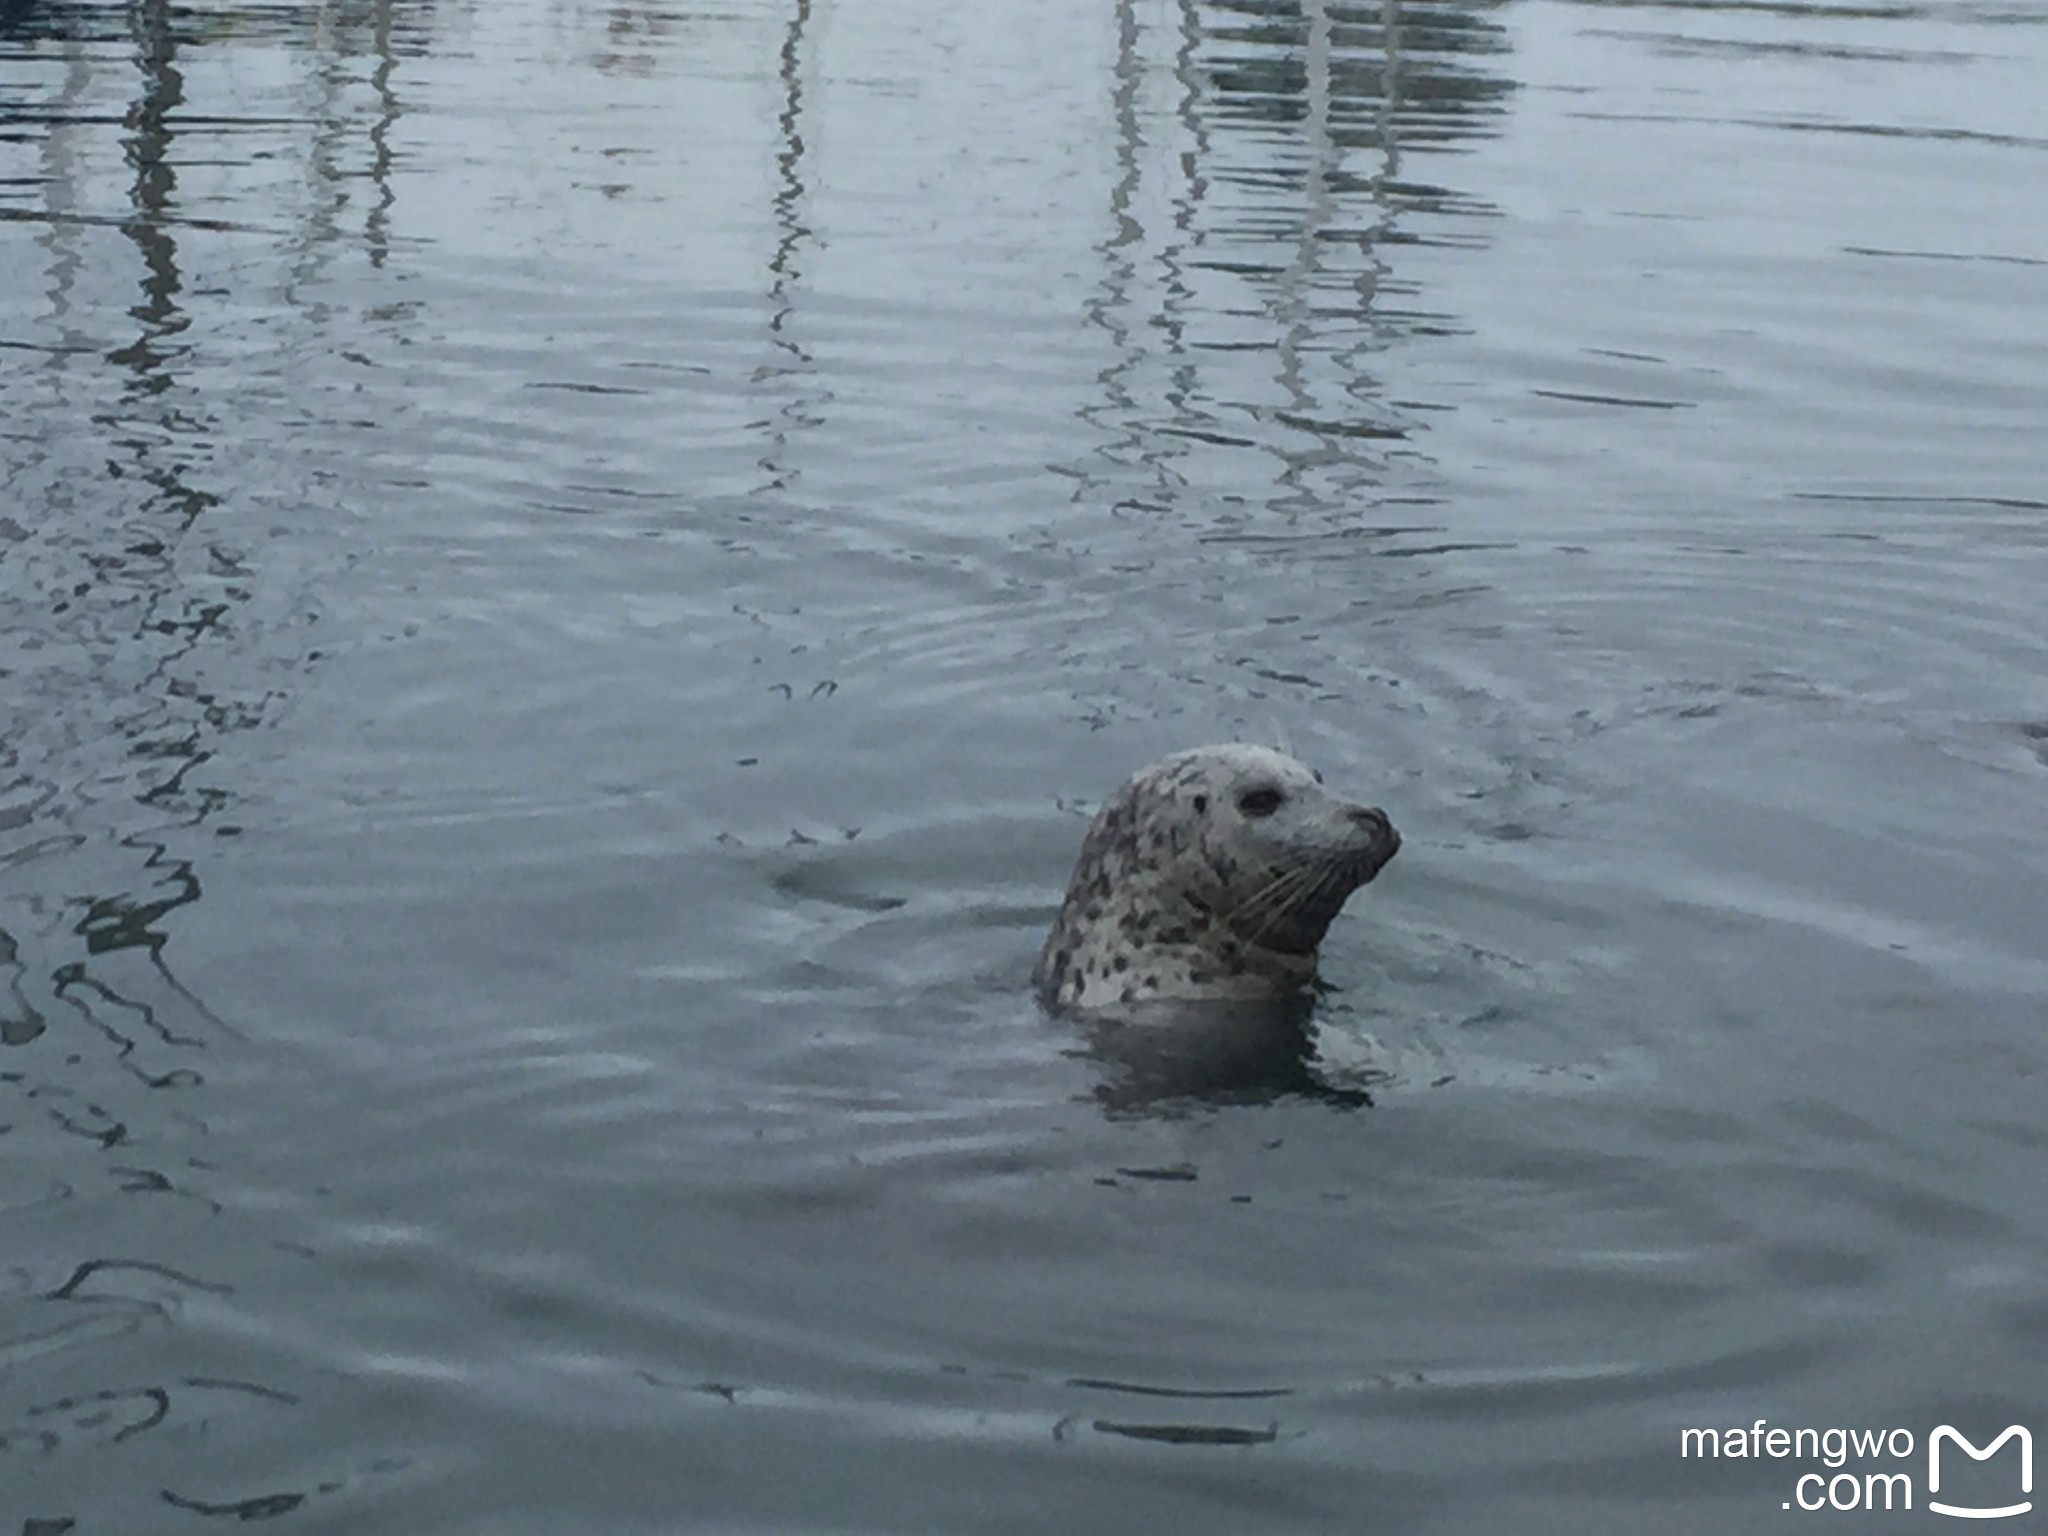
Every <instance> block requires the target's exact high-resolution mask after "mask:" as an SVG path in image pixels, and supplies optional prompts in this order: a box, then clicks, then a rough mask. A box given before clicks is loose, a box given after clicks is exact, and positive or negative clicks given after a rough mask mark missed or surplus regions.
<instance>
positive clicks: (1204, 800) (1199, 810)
mask: <svg viewBox="0 0 2048 1536" xmlns="http://www.w3.org/2000/svg"><path fill="white" fill-rule="evenodd" d="M1208 809H1209V797H1208V796H1207V795H1197V796H1195V814H1196V815H1197V816H1200V815H1202V814H1203V813H1204V812H1206V811H1207V810H1208Z"/></svg>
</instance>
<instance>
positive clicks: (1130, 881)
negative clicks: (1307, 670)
mask: <svg viewBox="0 0 2048 1536" xmlns="http://www.w3.org/2000/svg"><path fill="white" fill-rule="evenodd" d="M1400 846H1401V838H1400V834H1399V833H1397V832H1395V830H1394V827H1393V823H1391V822H1389V821H1388V820H1387V816H1386V813H1385V812H1384V811H1382V810H1380V809H1378V808H1377V807H1375V806H1365V805H1354V804H1352V803H1351V802H1350V801H1348V800H1340V799H1338V798H1337V797H1336V796H1335V795H1332V794H1330V793H1329V792H1328V791H1327V790H1325V789H1324V788H1323V784H1322V776H1321V775H1320V774H1318V773H1316V772H1315V771H1314V770H1312V769H1310V768H1308V767H1307V766H1305V765H1304V764H1302V763H1299V762H1296V761H1295V760H1294V759H1293V758H1291V757H1289V756H1287V755H1286V754H1285V753H1281V752H1275V751H1272V750H1270V749H1269V748H1265V747H1248V746H1237V745H1230V746H1215V747H1198V748H1196V749H1195V750H1193V751H1191V752H1181V753H1178V754H1176V755H1175V756H1173V757H1168V758H1164V759H1162V760H1161V761H1159V762H1156V763H1154V764H1152V766H1151V767H1149V768H1144V769H1141V770H1139V772H1138V773H1136V774H1135V775H1133V776H1132V777H1131V779H1130V780H1129V781H1128V782H1126V783H1125V784H1124V786H1123V787H1122V788H1121V789H1119V790H1118V791H1117V792H1116V793H1115V794H1114V795H1113V796H1111V797H1110V799H1109V801H1108V802H1107V803H1106V804H1105V805H1104V806H1103V807H1102V809H1101V810H1100V811H1098V812H1097V813H1096V816H1095V820H1094V822H1093V823H1091V824H1090V826H1089V828H1088V835H1087V837H1086V839H1085V840H1084V841H1083V842H1082V844H1081V860H1080V863H1079V864H1078V865H1077V866H1076V867H1075V869H1074V878H1073V880H1072V882H1071V883H1070V884H1069V885H1068V887H1067V898H1066V902H1065V904H1064V905H1063V906H1061V908H1060V915H1059V917H1058V918H1057V919H1055V921H1054V922H1053V925H1052V933H1051V934H1050V935H1049V936H1048V937H1047V939H1046V941H1045V948H1044V949H1043V950H1042V951H1041V952H1040V953H1039V956H1038V965H1037V967H1036V968H1035V969H1034V970H1033V972H1032V982H1033V984H1034V985H1035V986H1036V987H1037V989H1038V993H1039V996H1040V997H1041V998H1043V999H1044V1001H1045V1002H1046V1004H1047V1005H1048V1006H1050V1007H1053V1008H1059V1009H1082V1010H1088V1009H1101V1008H1112V1007H1115V1006H1116V1005H1118V1004H1132V1003H1141V1002H1143V1001H1145V1000H1146V999H1149V998H1201V999H1236V998H1271V997H1280V996H1285V995H1287V994H1289V993H1292V992H1295V991H1297V990H1299V989H1300V988H1302V987H1303V986H1305V985H1307V983H1308V982H1309V981H1310V980H1311V979H1313V978H1314V976H1315V969H1316V945H1317V944H1319V943H1321V942H1322V937H1323V933H1324V931H1325V930H1326V929H1327V928H1328V927H1329V926H1330V920H1331V919H1332V918H1334V917H1335V916H1336V915H1337V913H1338V910H1339V909H1340V908H1342V907H1343V905H1344V902H1345V899H1346V898H1347V897H1349V896H1350V894H1351V893H1352V892H1353V891H1355V890H1357V889H1358V888H1359V887H1360V886H1361V885H1364V884H1366V883H1367V882H1368V881H1370V880H1371V879H1372V878H1373V876H1375V875H1377V874H1378V873H1379V872H1380V870H1381V869H1382V868H1383V867H1384V866H1385V864H1386V862H1387V860H1389V859H1391V858H1392V857H1393V856H1394V854H1395V853H1396V852H1397V851H1398V850H1399V848H1400Z"/></svg>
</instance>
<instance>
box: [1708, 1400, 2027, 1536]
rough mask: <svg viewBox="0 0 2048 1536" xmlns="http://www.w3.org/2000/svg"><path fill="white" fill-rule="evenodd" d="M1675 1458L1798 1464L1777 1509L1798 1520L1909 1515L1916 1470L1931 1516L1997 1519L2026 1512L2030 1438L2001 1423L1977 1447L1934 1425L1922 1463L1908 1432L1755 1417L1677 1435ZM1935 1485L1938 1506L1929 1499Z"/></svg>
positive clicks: (2021, 1426) (1952, 1429) (1917, 1444)
mask: <svg viewBox="0 0 2048 1536" xmlns="http://www.w3.org/2000/svg"><path fill="white" fill-rule="evenodd" d="M1678 1454H1679V1455H1680V1456H1683V1457H1686V1458H1688V1459H1690V1458H1694V1457H1697V1458H1700V1459H1702V1460H1705V1459H1714V1460H1719V1461H1735V1460H1741V1461H1749V1460H1752V1459H1755V1458H1762V1459H1764V1460H1777V1461H1782V1462H1791V1463H1795V1464H1797V1463H1805V1464H1806V1465H1804V1466H1801V1467H1800V1468H1799V1470H1797V1471H1796V1472H1795V1471H1794V1470H1793V1468H1792V1467H1790V1466H1788V1467H1787V1468H1786V1469H1785V1470H1786V1473H1787V1475H1788V1476H1789V1477H1790V1478H1791V1489H1790V1493H1791V1496H1790V1497H1789V1498H1787V1499H1785V1500H1784V1501H1783V1503H1782V1505H1781V1506H1780V1507H1781V1508H1784V1509H1802V1510H1805V1511H1807V1512H1808V1513H1814V1512H1817V1511H1821V1510H1833V1511H1835V1512H1837V1513H1847V1512H1849V1511H1851V1510H1876V1509H1911V1508H1913V1507H1914V1493H1915V1491H1916V1490H1915V1487H1914V1475H1915V1474H1916V1473H1917V1472H1918V1471H1919V1470H1920V1469H1921V1467H1922V1466H1923V1465H1924V1466H1925V1467H1926V1471H1927V1482H1926V1485H1925V1491H1926V1499H1927V1502H1926V1504H1925V1506H1924V1507H1925V1508H1926V1509H1928V1510H1930V1511H1932V1512H1933V1513H1935V1514H1937V1515H1954V1516H1956V1517H1957V1518H1959V1519H1963V1520H2005V1519H2010V1518H2011V1517H2013V1516H2014V1515H2024V1514H2026V1513H2028V1512H2029V1511H2030V1510H2032V1509H2033V1507H2034V1501H2033V1492H2034V1436H2033V1433H2032V1431H2030V1430H2029V1429H2028V1428H2027V1427H2026V1426H2025V1425H2024V1424H2008V1425H2007V1426H2006V1427H2005V1428H2004V1429H2003V1430H2002V1431H2000V1432H1999V1433H1998V1434H1997V1435H1995V1436H1993V1437H1991V1438H1990V1439H1988V1440H1986V1441H1985V1442H1984V1443H1983V1444H1981V1445H1980V1444H1978V1443H1977V1442H1976V1441H1974V1440H1972V1439H1971V1438H1970V1437H1969V1436H1968V1435H1966V1434H1964V1433H1963V1432H1962V1431H1961V1430H1959V1429H1957V1428H1956V1427H1955V1426H1954V1425H1953V1424H1937V1425H1936V1426H1935V1427H1934V1432H1933V1433H1932V1434H1930V1435H1929V1436H1928V1437H1927V1441H1926V1459H1925V1461H1924V1463H1923V1462H1922V1460H1921V1456H1920V1442H1919V1441H1918V1440H1917V1439H1916V1438H1915V1436H1914V1434H1913V1431H1911V1430H1910V1429H1787V1428H1785V1427H1783V1426H1780V1425H1770V1424H1767V1423H1766V1422H1765V1421H1764V1420H1762V1419H1758V1420H1757V1421H1756V1422H1755V1423H1754V1424H1751V1425H1749V1426H1747V1427H1746V1428H1745V1427H1743V1426H1741V1425H1737V1426H1736V1427H1734V1428H1732V1429H1686V1430H1680V1431H1679V1435H1678ZM1994 1457H1996V1458H1997V1462H1996V1464H1995V1465H1992V1466H1990V1467H1988V1468H1987V1469H1986V1470H1979V1469H1978V1467H1977V1463H1980V1462H1982V1463H1992V1461H1993V1458H1994ZM1852 1463H1853V1465H1852ZM1944 1484H1946V1486H1947V1488H1948V1491H1949V1498H1948V1499H1942V1498H1939V1497H1937V1495H1939V1494H1940V1493H1941V1492H1942V1491H1943V1487H1944ZM2015 1488H2017V1494H2016V1495H2015V1492H2014V1490H2015Z"/></svg>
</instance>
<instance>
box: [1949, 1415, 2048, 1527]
mask: <svg viewBox="0 0 2048 1536" xmlns="http://www.w3.org/2000/svg"><path fill="white" fill-rule="evenodd" d="M2014 1438H2017V1439H2018V1440H2019V1443H2020V1492H2021V1493H2032V1492H2033V1491H2034V1437H2033V1435H2031V1434H2030V1433H2028V1431H2027V1427H2026V1426H2025V1425H2024V1424H2010V1425H2007V1426H2006V1431H2005V1433H2004V1434H2002V1435H2000V1436H1999V1437H1998V1438H1997V1439H1996V1440H1994V1441H1992V1442H1991V1443H1990V1444H1989V1445H1987V1446H1985V1447H1984V1449H1983V1450H1981V1451H1980V1450H1978V1449H1977V1447H1976V1446H1974V1445H1972V1444H1971V1443H1970V1441H1969V1439H1968V1438H1967V1437H1966V1436H1965V1435H1963V1434H1962V1433H1961V1432H1960V1431H1959V1430H1957V1429H1956V1427H1955V1426H1954V1425H1952V1424H1943V1425H1940V1426H1938V1427H1937V1428H1936V1429H1935V1431H1934V1433H1933V1434H1931V1435H1929V1436H1928V1437H1927V1491H1928V1492H1929V1493H1939V1492H1940V1491H1941V1442H1942V1441H1944V1440H1949V1441H1953V1442H1954V1443H1955V1447H1956V1449H1957V1450H1959V1451H1961V1452H1963V1453H1964V1454H1965V1455H1966V1456H1968V1457H1969V1458H1970V1459H1971V1460H1972V1461H1989V1460H1990V1459H1991V1458H1992V1457H1993V1456H1996V1455H1997V1454H1998V1451H1999V1447H2001V1446H2003V1445H2004V1444H2005V1442H2006V1441H2008V1440H2011V1439H2014ZM1927 1507H1928V1508H1929V1509H1931V1510H1933V1511H1934V1512H1935V1513H1936V1514H1938V1515H1960V1516H1962V1517H1963V1518H1964V1519H1965V1520H2000V1519H2003V1518H2004V1517H2005V1516H2007V1515H2024V1514H2025V1513H2026V1512H2027V1511H2028V1510H2030V1509H2032V1508H2033V1507H2034V1505H2033V1501H2032V1500H2030V1499H2023V1500H2021V1501H2020V1502H2019V1503H2017V1504H2007V1505H2005V1506H2003V1507H2002V1508H1999V1509H1973V1508H1971V1507H1970V1506H1968V1505H1965V1504H1940V1503H1937V1502H1935V1501H1934V1500H1933V1499H1929V1500H1928V1501H1927Z"/></svg>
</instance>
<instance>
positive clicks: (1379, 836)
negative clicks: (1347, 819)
mask: <svg viewBox="0 0 2048 1536" xmlns="http://www.w3.org/2000/svg"><path fill="white" fill-rule="evenodd" d="M1351 819H1352V820H1353V821H1355V822H1357V823H1358V824H1359V825H1360V826H1361V827H1363V828H1365V829H1366V831H1368V832H1370V833H1371V834H1372V840H1373V841H1374V842H1375V843H1378V844H1379V845H1380V846H1381V847H1383V848H1385V849H1386V851H1387V857H1388V858H1390V859H1391V858H1392V857H1393V856H1394V854H1395V853H1396V852H1397V851H1398V850H1399V849H1400V846H1401V834H1400V833H1398V832H1396V831H1395V830H1394V824H1393V823H1392V822H1391V821H1389V820H1387V813H1386V812H1385V811H1383V810H1381V809H1380V808H1379V807H1378V806H1376V805H1354V806H1353V807H1351Z"/></svg>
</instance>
